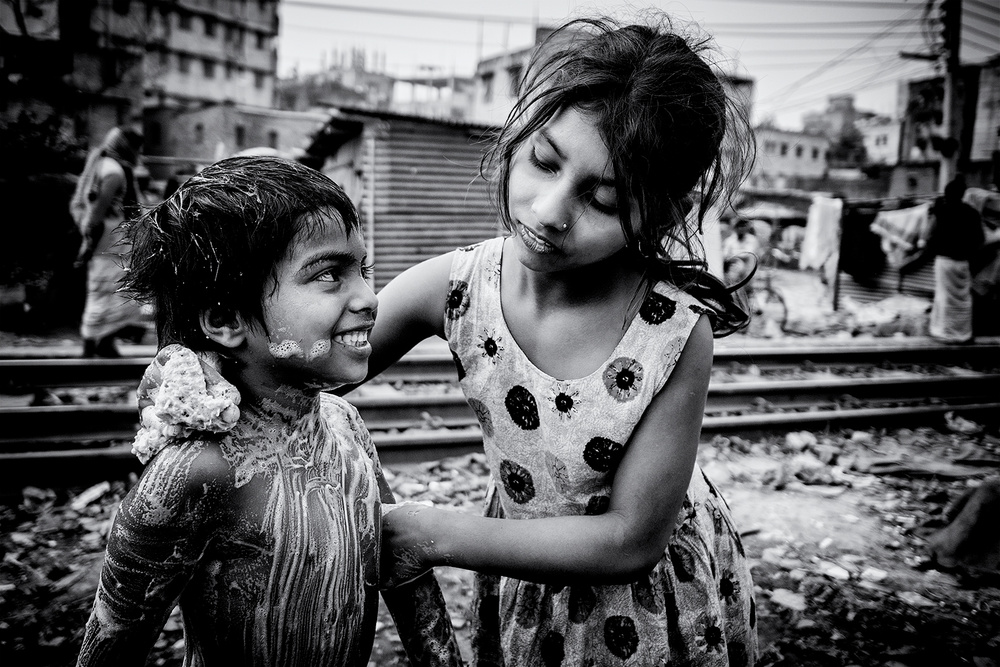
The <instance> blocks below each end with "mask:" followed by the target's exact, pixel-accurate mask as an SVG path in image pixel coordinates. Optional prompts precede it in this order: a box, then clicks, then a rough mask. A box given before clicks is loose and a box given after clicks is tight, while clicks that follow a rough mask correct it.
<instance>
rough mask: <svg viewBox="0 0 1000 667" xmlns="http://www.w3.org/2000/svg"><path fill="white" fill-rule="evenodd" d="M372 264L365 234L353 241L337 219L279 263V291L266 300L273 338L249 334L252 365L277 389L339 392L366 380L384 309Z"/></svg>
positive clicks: (303, 240)
mask: <svg viewBox="0 0 1000 667" xmlns="http://www.w3.org/2000/svg"><path fill="white" fill-rule="evenodd" d="M366 261H367V254H366V250H365V245H364V240H363V239H362V238H361V235H360V234H358V233H355V234H353V235H352V236H351V237H350V238H348V237H347V234H346V232H345V231H344V228H343V225H342V224H341V223H340V221H339V220H337V219H332V218H330V219H327V220H326V221H325V222H324V225H323V227H322V230H321V231H319V232H316V233H313V234H311V235H309V236H301V235H300V237H298V238H296V240H295V241H293V242H292V245H291V246H290V247H289V249H288V252H287V254H286V255H285V258H284V259H283V260H282V261H281V262H280V263H279V264H278V267H277V272H276V273H277V280H276V283H275V284H274V285H273V287H274V291H273V292H270V291H269V292H267V293H265V297H266V298H265V301H264V324H265V326H266V327H267V331H268V334H264V333H263V332H261V331H252V332H250V333H249V335H248V338H247V342H248V350H247V352H248V354H249V355H250V358H249V359H248V363H250V364H255V365H257V366H258V367H259V368H260V369H261V370H262V371H264V373H265V374H267V375H270V376H271V379H272V380H273V381H274V384H277V385H282V384H285V385H291V386H308V387H312V388H332V387H334V386H340V385H344V384H349V383H354V382H360V381H361V380H363V379H364V378H365V376H366V375H367V374H368V357H369V356H370V355H371V346H370V345H369V344H368V334H369V333H370V332H371V329H372V326H373V325H374V323H375V311H376V308H377V306H378V301H377V300H376V297H375V293H374V292H373V291H372V288H371V287H370V286H369V285H368V282H367V281H366V280H365V279H366V278H367V274H368V273H369V272H370V269H371V267H369V266H367V265H366Z"/></svg>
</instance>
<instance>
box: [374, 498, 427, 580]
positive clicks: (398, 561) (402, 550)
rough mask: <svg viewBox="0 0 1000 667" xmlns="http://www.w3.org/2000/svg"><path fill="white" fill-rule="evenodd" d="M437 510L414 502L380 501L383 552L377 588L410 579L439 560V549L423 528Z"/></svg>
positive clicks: (420, 574)
mask: <svg viewBox="0 0 1000 667" xmlns="http://www.w3.org/2000/svg"><path fill="white" fill-rule="evenodd" d="M436 511H437V510H435V509H433V508H431V507H428V506H427V505H422V504H420V503H414V502H404V503H400V504H398V505H389V504H383V505H382V556H381V561H382V562H381V568H380V570H381V578H380V581H379V588H381V589H383V590H386V589H390V588H396V587H397V586H401V585H403V584H406V583H409V582H411V581H413V580H414V579H417V578H418V577H421V576H423V575H424V574H426V573H427V572H428V571H430V569H431V568H432V567H434V565H435V564H436V563H438V562H440V560H441V559H440V553H439V551H438V549H437V548H436V546H435V544H434V540H433V539H430V538H429V537H428V536H427V534H426V530H425V529H424V528H423V527H424V526H426V525H428V524H427V523H425V522H426V521H428V520H429V519H430V517H431V515H433V514H434V513H435V512H436Z"/></svg>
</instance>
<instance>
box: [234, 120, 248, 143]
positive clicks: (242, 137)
mask: <svg viewBox="0 0 1000 667" xmlns="http://www.w3.org/2000/svg"><path fill="white" fill-rule="evenodd" d="M246 146H247V129H246V128H245V127H243V126H242V125H237V126H236V147H237V148H246Z"/></svg>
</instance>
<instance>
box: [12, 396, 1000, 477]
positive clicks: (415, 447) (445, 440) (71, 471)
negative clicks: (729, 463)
mask: <svg viewBox="0 0 1000 667" xmlns="http://www.w3.org/2000/svg"><path fill="white" fill-rule="evenodd" d="M953 410H954V411H957V412H959V413H960V414H962V415H965V416H967V417H973V418H975V417H977V416H985V417H987V418H990V417H992V418H996V416H997V415H998V414H1000V402H983V403H970V404H965V405H962V406H953V405H924V406H914V407H906V408H899V407H896V408H859V409H847V410H823V411H809V412H793V413H771V414H749V415H741V416H735V417H733V416H726V417H718V416H717V417H713V416H708V417H705V420H704V423H703V425H702V437H703V438H704V437H706V436H711V435H715V434H726V433H739V434H741V435H743V436H745V437H751V436H752V435H753V434H759V433H771V432H775V431H780V430H786V431H788V430H798V429H810V428H813V429H815V428H845V427H849V426H862V427H865V428H872V427H876V426H882V427H884V426H889V425H892V424H900V423H903V424H908V425H913V424H916V423H926V422H928V421H930V420H933V419H936V418H941V417H942V416H943V415H944V414H945V413H946V412H949V411H953ZM372 437H373V439H374V441H375V446H376V448H377V449H378V451H379V457H380V459H381V460H382V463H383V464H386V465H393V464H400V463H411V462H422V461H429V460H434V459H439V458H444V457H447V456H458V455H461V454H466V453H469V452H475V451H481V450H482V433H481V431H480V430H479V428H478V427H468V428H462V429H456V430H441V429H423V430H421V429H417V430H412V431H408V432H405V433H378V432H375V433H373V434H372ZM141 470H142V465H141V464H140V463H139V460H138V459H137V458H136V457H135V456H133V455H132V454H131V451H130V445H128V444H124V445H115V446H112V447H92V448H85V449H74V450H55V451H27V452H10V453H3V454H0V495H11V494H16V493H17V492H19V490H20V488H21V487H23V486H25V485H28V484H36V485H38V484H42V485H56V486H83V485H87V484H91V483H94V482H96V481H101V480H104V479H124V478H126V477H127V476H128V475H130V474H133V473H134V474H138V473H139V472H141Z"/></svg>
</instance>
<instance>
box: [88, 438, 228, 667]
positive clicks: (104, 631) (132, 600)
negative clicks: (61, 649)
mask: <svg viewBox="0 0 1000 667" xmlns="http://www.w3.org/2000/svg"><path fill="white" fill-rule="evenodd" d="M203 449H204V448H203V447H202V446H201V445H200V444H196V443H190V444H186V445H184V446H183V447H171V448H168V449H165V450H164V451H163V452H161V453H160V455H159V456H157V457H156V458H154V459H153V461H151V462H150V464H149V466H148V467H147V469H146V470H145V471H144V473H143V476H142V478H141V479H140V480H139V484H138V485H137V486H136V487H135V488H134V489H132V491H131V492H130V493H129V494H128V495H127V496H126V497H125V498H124V499H123V500H122V503H121V506H120V508H119V510H118V513H117V515H116V517H115V522H114V526H113V527H112V530H111V534H110V536H109V538H108V547H107V553H106V558H105V562H104V567H103V569H102V571H101V580H100V584H99V587H98V590H97V597H96V599H95V601H94V608H93V611H92V613H91V616H90V619H89V620H88V622H87V627H86V632H85V634H84V638H83V646H82V648H81V651H80V656H79V660H78V663H77V664H78V665H79V666H84V665H86V666H90V665H144V664H145V662H146V657H147V655H148V653H149V651H150V649H151V648H152V646H153V644H154V643H155V641H156V639H157V637H158V636H159V634H160V631H161V630H162V629H163V624H164V623H165V622H166V620H167V617H168V615H169V614H170V611H171V610H172V609H173V607H174V605H175V604H176V602H177V599H178V597H179V596H180V594H181V591H182V590H183V588H184V586H185V584H186V583H187V582H188V580H189V579H190V578H191V575H192V573H193V571H194V569H195V568H196V566H197V564H198V560H199V558H200V557H201V555H202V553H203V552H204V549H205V546H206V544H207V541H208V528H207V526H208V525H210V524H211V519H210V516H209V515H210V512H211V510H210V507H212V506H213V504H215V503H217V502H218V497H217V496H218V494H219V493H220V491H219V486H220V485H219V484H218V483H216V480H215V479H214V478H215V471H214V470H212V468H213V467H215V466H214V465H213V462H212V461H210V460H209V461H206V460H205V458H206V457H204V456H202V457H200V458H199V455H200V454H202V453H204V452H203Z"/></svg>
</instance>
